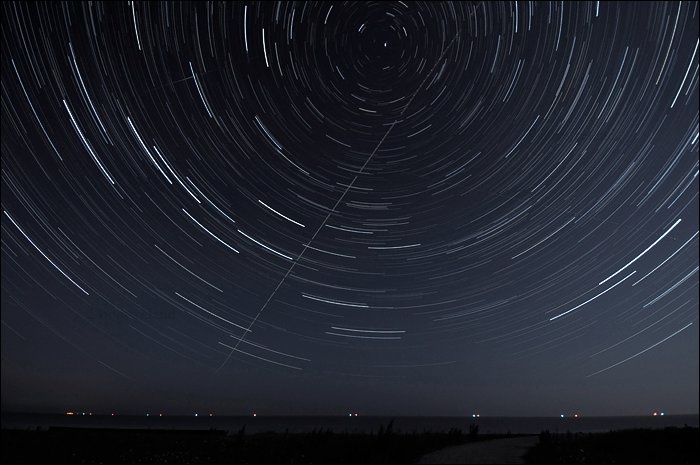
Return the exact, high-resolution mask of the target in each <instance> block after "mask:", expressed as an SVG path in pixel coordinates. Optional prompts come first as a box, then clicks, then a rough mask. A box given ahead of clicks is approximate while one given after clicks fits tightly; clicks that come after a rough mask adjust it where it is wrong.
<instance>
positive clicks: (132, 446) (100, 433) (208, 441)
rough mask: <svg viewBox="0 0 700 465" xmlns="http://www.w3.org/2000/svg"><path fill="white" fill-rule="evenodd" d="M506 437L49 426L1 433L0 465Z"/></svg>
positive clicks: (336, 454) (295, 459)
mask: <svg viewBox="0 0 700 465" xmlns="http://www.w3.org/2000/svg"><path fill="white" fill-rule="evenodd" d="M497 437H506V436H504V435H478V434H477V431H476V430H472V431H470V432H469V434H464V433H462V431H461V430H458V429H454V430H452V431H450V432H449V433H430V432H424V433H420V434H398V433H394V432H393V431H392V428H391V424H389V425H388V426H387V427H386V428H384V427H382V428H381V430H380V432H379V433H378V434H356V433H352V434H351V433H333V432H331V431H328V430H325V431H323V430H317V431H314V432H311V433H305V434H291V433H259V434H252V435H247V434H245V429H243V430H241V431H239V432H238V433H236V434H231V435H229V434H227V433H226V432H225V431H216V430H211V431H176V430H170V431H168V430H114V429H111V430H110V429H77V428H51V429H49V430H48V431H18V430H3V432H2V463H3V464H9V463H104V464H107V463H143V464H147V463H168V464H171V463H222V464H223V463H227V464H255V463H280V464H316V463H319V464H321V463H323V464H351V463H372V464H393V463H412V462H415V461H417V460H418V459H419V458H420V457H421V456H423V455H425V454H427V453H428V452H432V451H434V450H437V449H441V448H444V447H449V446H453V445H458V444H465V443H467V442H472V441H479V440H485V439H493V438H497Z"/></svg>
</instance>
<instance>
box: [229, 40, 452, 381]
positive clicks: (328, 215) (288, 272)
mask: <svg viewBox="0 0 700 465" xmlns="http://www.w3.org/2000/svg"><path fill="white" fill-rule="evenodd" d="M458 37H459V33H457V34H455V36H454V37H453V38H452V40H451V41H450V43H449V44H447V47H445V48H444V49H443V51H442V53H441V54H440V57H439V58H438V59H437V60H435V64H433V67H432V68H431V69H430V71H429V72H428V73H427V74H426V75H425V77H424V78H423V81H422V82H421V83H420V85H419V86H418V88H416V90H415V91H414V92H413V94H412V95H411V98H409V99H408V102H407V103H406V105H405V106H404V107H403V109H402V110H401V113H399V116H398V118H399V119H400V118H401V117H402V116H403V114H404V113H405V112H406V110H407V109H408V107H409V106H410V105H411V103H412V102H413V99H414V98H415V97H416V95H418V92H419V91H420V90H421V88H423V86H424V85H425V82H426V81H427V80H428V77H430V75H431V74H433V71H435V68H436V67H437V65H438V63H440V62H441V61H442V59H443V57H444V56H445V54H446V53H447V51H448V50H449V49H450V48H451V47H452V44H454V42H455V40H457V38H458ZM399 119H395V120H394V122H392V123H391V124H390V125H389V128H388V129H387V131H386V132H385V133H384V136H382V138H381V140H380V141H379V143H378V144H377V145H376V147H374V150H372V153H370V154H369V156H368V157H367V160H365V163H364V164H363V165H362V167H361V168H360V170H359V171H358V173H357V175H356V176H355V177H354V178H353V179H352V181H351V182H350V183H349V184H348V185H347V187H346V188H345V190H344V191H343V193H342V194H341V196H340V197H339V198H338V200H337V201H336V202H335V205H333V208H331V210H330V211H329V212H328V214H327V215H326V217H325V218H324V219H323V221H322V222H321V225H320V226H319V227H318V228H317V229H316V232H314V234H313V236H311V239H309V241H308V242H307V243H306V244H304V248H303V249H302V250H301V252H300V253H299V255H298V256H297V258H296V259H295V260H294V261H292V265H291V266H290V267H289V269H288V270H287V272H286V273H285V274H284V276H283V277H282V279H280V281H279V282H278V283H277V286H275V288H274V289H273V290H272V292H271V293H270V295H269V296H268V297H267V300H265V303H264V304H263V305H262V307H260V310H258V313H257V314H256V315H255V318H253V320H252V321H251V322H250V324H249V325H248V328H247V330H246V331H245V332H244V333H243V335H242V336H241V337H240V338H237V341H236V344H235V345H234V346H233V348H232V349H231V352H229V354H228V355H227V356H226V359H225V360H224V361H223V363H221V365H219V367H218V368H217V369H216V372H217V373H218V372H219V371H221V369H223V368H224V366H226V364H227V363H228V361H229V359H230V358H231V356H232V355H233V353H234V352H236V351H237V350H238V345H239V344H240V343H241V342H243V340H244V339H245V337H246V335H247V334H248V333H249V332H251V328H252V327H253V325H254V324H255V323H256V322H257V321H258V318H260V315H261V314H262V312H263V311H265V308H266V307H267V305H268V304H269V303H270V301H271V300H272V298H273V297H274V296H275V294H276V293H277V291H278V290H279V288H280V287H281V286H282V284H284V281H285V280H286V279H287V276H289V274H290V273H291V272H292V270H293V269H294V266H296V264H297V262H298V261H299V260H300V259H301V257H302V256H303V255H304V252H306V249H307V248H309V246H310V245H311V243H312V242H313V241H314V239H316V236H317V235H318V233H319V232H320V231H321V229H323V227H324V226H325V225H326V222H327V221H328V219H329V218H330V217H331V215H332V214H333V213H335V209H336V208H338V205H340V202H342V201H343V199H344V198H345V195H346V194H347V193H348V191H349V190H350V189H351V188H352V186H353V185H354V184H355V181H356V180H357V177H358V176H359V175H360V174H362V172H363V171H364V169H365V168H366V167H367V165H368V164H369V162H370V161H371V160H372V157H374V154H375V153H377V150H379V147H381V145H382V144H383V143H384V140H385V139H386V138H387V136H388V135H389V133H390V132H391V130H392V129H394V126H396V123H398V122H399Z"/></svg>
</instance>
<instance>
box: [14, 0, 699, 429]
mask: <svg viewBox="0 0 700 465" xmlns="http://www.w3.org/2000/svg"><path fill="white" fill-rule="evenodd" d="M2 8H3V20H2V213H3V214H2V404H3V408H13V409H29V410H34V411H42V410H43V411H47V410H55V411H65V410H81V409H84V410H90V411H105V412H107V411H113V410H115V409H116V410H119V411H125V412H127V411H128V412H134V413H140V412H142V411H146V409H148V410H151V411H155V410H168V411H172V412H184V413H189V412H190V411H191V410H192V409H202V411H216V412H218V413H222V414H223V413H228V414H247V413H248V412H251V411H254V410H255V411H258V412H263V413H277V414H341V415H344V414H347V412H348V411H360V412H362V413H364V414H382V415H387V414H405V415H438V414H439V415H466V414H468V413H469V414H471V412H472V411H476V410H479V411H481V412H482V413H484V412H489V414H493V415H546V414H557V415H558V413H559V412H560V411H573V410H580V411H585V412H587V413H590V414H598V415H605V414H611V415H612V414H640V413H641V414H645V413H646V412H648V411H652V410H654V411H655V410H665V411H666V412H671V413H674V412H675V413H690V412H697V410H698V397H697V394H698V363H699V357H698V305H699V303H698V263H699V260H698V178H697V177H698V137H699V136H698V123H699V120H698V78H699V76H698V71H699V69H698V68H699V67H698V14H699V12H698V3H697V2H619V3H614V2H548V3H541V2H403V1H400V2H357V3H355V2H248V3H244V2H236V3H227V2H225V3H213V2H182V3H179V2H178V3H172V2H114V3H112V2H110V3H100V2H66V3H61V2H50V3H30V2H5V3H3V6H2Z"/></svg>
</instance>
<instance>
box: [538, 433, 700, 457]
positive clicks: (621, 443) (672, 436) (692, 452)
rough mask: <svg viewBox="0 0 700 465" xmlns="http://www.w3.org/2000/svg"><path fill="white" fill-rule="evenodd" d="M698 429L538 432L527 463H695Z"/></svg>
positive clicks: (699, 449)
mask: <svg viewBox="0 0 700 465" xmlns="http://www.w3.org/2000/svg"><path fill="white" fill-rule="evenodd" d="M699 433H700V430H699V429H698V428H690V427H685V428H665V429H654V430H652V429H634V430H624V431H611V432H609V433H589V434H583V433H577V434H572V433H566V434H551V433H549V432H548V431H544V432H542V433H541V434H540V443H539V444H538V445H536V446H535V447H533V448H532V449H530V450H529V451H528V452H527V454H526V455H525V461H526V463H543V464H547V463H567V464H568V463H572V464H589V463H596V464H598V463H645V464H646V463H664V464H671V463H673V464H677V463H680V464H683V463H686V464H690V463H693V464H696V463H698V460H699V459H700V435H699Z"/></svg>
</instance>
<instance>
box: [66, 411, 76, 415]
mask: <svg viewBox="0 0 700 465" xmlns="http://www.w3.org/2000/svg"><path fill="white" fill-rule="evenodd" d="M66 415H75V412H66Z"/></svg>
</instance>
